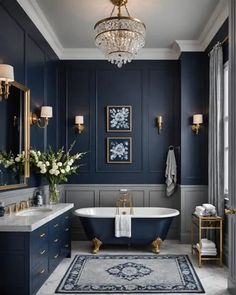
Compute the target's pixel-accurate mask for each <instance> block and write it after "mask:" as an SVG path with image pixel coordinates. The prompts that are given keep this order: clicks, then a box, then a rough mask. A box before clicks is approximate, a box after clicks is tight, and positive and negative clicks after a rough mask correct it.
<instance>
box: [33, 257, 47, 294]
mask: <svg viewBox="0 0 236 295" xmlns="http://www.w3.org/2000/svg"><path fill="white" fill-rule="evenodd" d="M48 275H49V271H48V260H47V261H46V262H42V263H41V264H40V265H38V266H37V267H35V268H34V269H33V270H32V272H31V294H35V292H36V291H37V290H38V289H39V288H40V287H41V286H42V284H43V283H44V282H45V281H46V279H47V278H48Z"/></svg>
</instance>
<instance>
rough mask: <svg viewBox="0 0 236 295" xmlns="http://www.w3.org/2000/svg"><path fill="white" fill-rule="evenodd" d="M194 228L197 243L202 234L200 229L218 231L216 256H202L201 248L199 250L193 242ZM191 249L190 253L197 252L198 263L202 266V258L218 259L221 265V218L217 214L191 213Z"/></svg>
mask: <svg viewBox="0 0 236 295" xmlns="http://www.w3.org/2000/svg"><path fill="white" fill-rule="evenodd" d="M194 228H196V229H197V230H198V240H199V242H198V243H199V245H200V242H201V239H202V238H203V236H204V234H203V233H202V231H204V230H213V231H219V246H218V249H217V256H213V257H212V256H205V255H204V256H203V255H202V253H201V249H200V250H199V249H198V248H197V247H196V245H195V244H194ZM191 250H192V254H193V253H194V251H195V252H196V253H197V254H198V265H199V267H201V266H202V261H204V260H216V261H219V263H220V265H221V266H222V265H223V263H222V258H223V219H222V218H221V217H219V216H214V217H210V216H209V217H208V216H198V215H196V214H192V225H191Z"/></svg>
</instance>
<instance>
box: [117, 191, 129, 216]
mask: <svg viewBox="0 0 236 295" xmlns="http://www.w3.org/2000/svg"><path fill="white" fill-rule="evenodd" d="M116 207H117V214H119V208H120V207H122V208H130V214H133V200H132V196H131V195H130V194H129V192H125V193H122V196H120V198H119V199H118V200H117V202H116ZM122 214H127V212H126V211H122Z"/></svg>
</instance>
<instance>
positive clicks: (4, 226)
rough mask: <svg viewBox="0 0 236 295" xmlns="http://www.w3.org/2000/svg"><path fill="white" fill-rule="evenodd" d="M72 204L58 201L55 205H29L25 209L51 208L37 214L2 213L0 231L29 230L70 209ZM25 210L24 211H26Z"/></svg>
mask: <svg viewBox="0 0 236 295" xmlns="http://www.w3.org/2000/svg"><path fill="white" fill-rule="evenodd" d="M73 207H74V204H72V203H59V204H55V205H43V206H40V207H30V208H29V209H26V210H31V209H32V208H48V209H51V211H49V212H43V213H42V214H39V215H34V216H17V214H16V213H12V215H11V216H9V215H4V216H3V217H0V232H31V231H34V230H35V229H37V228H39V227H40V226H42V225H44V224H45V223H47V222H49V221H51V220H53V219H54V218H56V217H57V216H59V215H61V214H63V213H64V212H66V211H68V210H70V209H72V208H73ZM26 210H25V211H26ZM22 212H23V211H22Z"/></svg>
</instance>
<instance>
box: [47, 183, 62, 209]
mask: <svg viewBox="0 0 236 295" xmlns="http://www.w3.org/2000/svg"><path fill="white" fill-rule="evenodd" d="M59 200H60V192H59V189H58V184H56V183H50V184H49V204H50V205H53V204H57V203H59Z"/></svg>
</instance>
